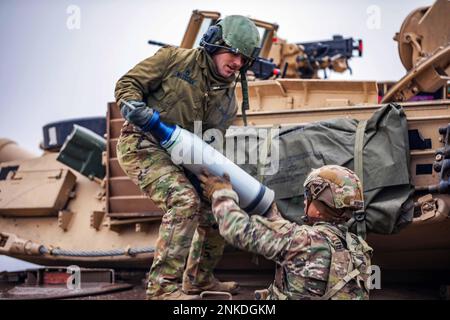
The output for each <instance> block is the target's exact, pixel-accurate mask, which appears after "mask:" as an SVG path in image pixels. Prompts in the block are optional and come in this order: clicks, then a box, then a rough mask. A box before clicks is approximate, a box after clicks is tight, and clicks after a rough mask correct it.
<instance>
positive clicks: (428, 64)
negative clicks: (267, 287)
mask: <svg viewBox="0 0 450 320" xmlns="http://www.w3.org/2000/svg"><path fill="white" fill-rule="evenodd" d="M449 14H450V7H449V2H448V1H445V0H444V1H441V0H439V1H437V2H436V3H435V4H434V5H433V6H431V7H429V8H421V9H420V10H417V11H415V12H414V13H413V14H412V15H410V16H409V17H408V18H407V19H406V21H405V22H404V24H403V26H402V29H401V30H400V33H399V34H398V35H397V37H396V38H397V41H399V47H400V48H401V49H400V55H401V57H402V62H403V63H404V64H405V63H406V66H407V69H408V70H411V71H410V73H411V74H410V75H409V76H408V75H407V76H405V78H404V79H403V80H402V81H403V82H402V85H399V86H397V85H395V84H394V85H393V86H391V87H389V86H390V85H388V84H381V86H380V84H377V82H375V81H330V80H321V79H310V80H305V79H292V78H291V79H288V78H281V77H278V78H276V75H272V76H270V77H268V78H269V79H267V80H262V81H254V82H250V83H249V96H250V108H249V110H247V112H246V113H247V121H248V125H250V126H256V127H258V126H266V127H267V126H270V127H274V126H277V127H285V126H293V125H299V124H304V123H309V122H315V121H323V120H327V119H333V118H354V119H358V120H364V119H368V118H370V117H371V116H372V114H373V113H374V112H375V111H377V110H378V109H379V108H380V107H381V105H379V104H378V102H379V95H380V92H381V93H382V94H383V96H384V98H383V99H384V101H386V102H390V101H401V105H402V107H403V109H404V112H405V113H406V116H407V120H408V131H409V135H410V140H409V141H410V145H409V150H410V158H409V159H406V157H405V162H408V161H409V163H410V165H409V168H410V178H411V182H412V184H413V185H414V186H415V187H416V189H417V192H416V195H415V196H414V205H415V211H414V218H413V219H412V221H411V223H410V224H409V225H407V226H406V227H404V228H403V229H402V230H400V231H399V232H398V233H395V234H387V235H380V234H374V233H370V234H369V235H368V236H369V243H370V244H371V245H372V246H373V247H374V249H375V256H374V263H375V264H377V265H379V266H380V267H381V269H382V270H402V269H404V268H407V269H408V270H450V233H449V232H448V231H449V229H450V220H449V219H448V214H449V206H450V197H449V195H448V194H449V187H448V164H447V162H448V160H447V158H448V156H449V154H450V153H449V151H448V150H447V149H448V148H449V146H448V143H449V134H450V130H449V129H447V128H448V125H449V122H450V121H449V120H450V101H449V100H448V91H447V81H448V75H449V73H450V67H449V65H450V59H449V54H448V52H449V51H448V48H449V30H450V27H449V25H448V23H449V21H448V19H446V17H448V16H449ZM214 17H215V19H217V18H218V16H217V13H214V12H199V11H195V12H194V14H193V18H192V19H191V23H190V24H189V27H188V30H187V33H186V35H185V38H184V39H183V43H182V45H181V46H184V47H192V46H193V45H194V43H198V41H195V39H196V38H198V35H201V34H202V33H203V31H204V28H203V26H208V25H209V24H210V23H211V21H213V20H214V19H213V18H214ZM442 17H443V18H442ZM208 18H209V19H210V20H208ZM441 18H442V20H441ZM255 22H257V25H258V27H260V28H262V29H263V31H264V32H263V34H264V37H262V38H263V40H262V54H261V55H262V57H263V58H266V59H268V58H270V52H271V50H272V49H273V48H274V47H275V48H276V46H274V47H272V46H273V42H272V38H273V37H274V36H275V31H276V28H275V27H274V25H273V24H268V23H264V22H262V21H255ZM193 30H194V31H195V30H196V31H195V32H193ZM435 38H437V39H438V40H439V41H434V40H433V41H431V40H430V39H435ZM188 40H189V41H188ZM293 50H294V51H295V50H296V49H295V48H293ZM299 50H300V49H299ZM436 54H437V55H438V56H437V58H436V56H435V55H436ZM269 61H270V60H269ZM276 61H277V60H276V59H275V58H274V60H273V61H272V63H275V64H276ZM279 61H282V59H279ZM280 63H281V64H283V63H282V62H280ZM284 65H285V64H284ZM284 65H276V66H275V67H278V68H280V69H283V67H284ZM287 68H289V63H288V67H286V70H288V69H287ZM294 73H295V72H294ZM289 74H290V73H289V72H288V71H286V72H285V76H287V75H289ZM297 75H298V73H297ZM295 78H299V77H297V76H295ZM389 90H391V91H389ZM425 91H432V92H434V98H436V95H438V96H439V97H438V99H434V100H428V101H416V102H411V101H410V100H411V97H413V96H417V95H418V94H420V93H421V92H425ZM386 92H387V93H386ZM237 94H238V99H241V96H240V90H237ZM122 121H123V120H122V118H121V116H120V113H119V110H118V108H117V106H116V105H115V103H109V104H108V110H107V118H106V130H105V131H103V130H100V129H96V128H93V127H92V125H91V124H84V126H85V127H88V128H91V129H94V131H97V133H99V134H100V136H98V135H95V134H93V133H92V132H90V131H87V130H85V129H83V128H80V127H78V128H76V130H74V131H73V132H72V134H70V136H69V138H68V140H67V141H66V143H64V144H63V141H61V140H62V137H65V136H66V135H64V134H61V136H60V132H62V131H64V130H62V128H59V127H58V126H59V124H54V125H48V126H47V128H46V131H45V134H46V135H47V137H46V141H45V143H44V146H43V147H44V149H45V151H44V153H43V155H42V156H40V157H31V156H30V155H28V154H27V153H26V152H24V151H22V150H20V148H19V147H17V146H15V145H14V143H13V142H11V141H8V140H1V142H0V170H1V171H0V215H1V217H0V254H5V255H9V256H13V257H17V258H20V259H23V260H27V261H30V262H35V263H39V264H44V265H73V264H76V265H79V266H83V267H113V268H127V269H128V268H142V269H147V268H148V267H149V266H150V263H151V259H152V257H153V247H154V245H155V241H156V238H157V235H158V227H159V222H160V219H161V216H162V212H161V211H160V210H159V209H158V208H157V207H156V206H155V205H154V204H153V203H152V202H151V201H150V200H148V199H147V198H146V197H145V196H143V195H142V194H141V192H140V190H139V189H138V187H137V186H135V185H134V184H133V183H132V182H131V180H129V179H128V178H127V177H126V176H125V174H124V173H123V171H122V170H121V168H120V166H119V164H118V161H117V157H116V153H115V146H116V143H117V138H118V136H119V130H120V127H121V125H122ZM94 122H95V121H94ZM235 124H236V125H238V126H241V125H242V124H243V116H242V114H239V115H238V117H237V119H236V121H235ZM80 125H83V124H80ZM103 134H104V136H102V135H103ZM378 174H380V175H382V174H383V173H382V172H379V173H378ZM250 260H251V257H250V256H249V255H248V254H245V253H241V252H237V251H233V250H230V252H228V253H227V254H225V256H224V259H223V262H222V265H221V266H220V267H221V268H229V269H235V270H236V269H242V268H272V265H271V264H269V263H261V264H260V265H259V266H255V265H253V264H251V263H250Z"/></svg>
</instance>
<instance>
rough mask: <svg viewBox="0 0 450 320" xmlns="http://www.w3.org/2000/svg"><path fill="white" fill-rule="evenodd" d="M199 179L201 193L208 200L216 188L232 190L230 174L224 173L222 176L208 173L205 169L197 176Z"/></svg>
mask: <svg viewBox="0 0 450 320" xmlns="http://www.w3.org/2000/svg"><path fill="white" fill-rule="evenodd" d="M199 179H200V181H201V184H200V185H201V187H202V189H203V195H204V196H205V198H207V199H208V200H209V201H211V198H212V195H213V193H214V192H215V191H217V190H222V189H229V190H233V187H232V186H231V182H230V176H229V175H228V174H226V173H224V175H223V177H219V176H215V175H212V174H210V173H209V172H208V171H207V170H205V169H204V170H203V171H202V173H201V175H200V176H199Z"/></svg>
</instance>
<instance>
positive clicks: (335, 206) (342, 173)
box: [303, 165, 364, 220]
mask: <svg viewBox="0 0 450 320" xmlns="http://www.w3.org/2000/svg"><path fill="white" fill-rule="evenodd" d="M303 187H304V188H305V199H307V200H308V204H309V203H311V201H313V200H318V201H321V202H322V203H323V204H325V205H326V206H327V207H328V208H331V209H332V210H328V212H329V213H331V214H332V215H333V218H336V219H339V220H342V219H343V220H348V219H350V218H351V217H352V216H353V213H354V212H355V211H359V210H363V209H364V200H363V190H362V186H361V182H360V180H359V178H358V176H357V175H356V174H355V173H354V172H353V171H352V170H350V169H347V168H344V167H341V166H337V165H326V166H323V167H321V168H319V169H313V170H312V171H311V173H310V174H309V175H308V177H307V178H306V180H305V183H304V184H303ZM307 209H308V208H305V212H307Z"/></svg>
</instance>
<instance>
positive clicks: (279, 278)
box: [212, 190, 372, 299]
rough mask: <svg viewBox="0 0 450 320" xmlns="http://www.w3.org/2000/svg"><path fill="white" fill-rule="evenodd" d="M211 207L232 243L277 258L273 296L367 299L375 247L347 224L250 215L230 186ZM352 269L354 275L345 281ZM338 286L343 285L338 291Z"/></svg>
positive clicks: (271, 291)
mask: <svg viewBox="0 0 450 320" xmlns="http://www.w3.org/2000/svg"><path fill="white" fill-rule="evenodd" d="M212 209H213V213H214V216H215V218H216V220H217V222H218V224H219V229H220V234H221V235H222V237H224V238H225V240H227V242H229V243H231V244H232V245H234V246H236V247H238V248H240V249H243V250H246V251H250V252H253V253H257V254H261V255H263V256H264V257H266V258H267V259H270V260H273V261H275V262H276V264H277V269H276V274H275V281H274V283H273V284H272V285H271V286H270V287H269V297H268V298H269V299H320V298H331V299H368V297H369V290H368V289H369V288H368V287H369V283H368V278H369V276H370V269H369V267H370V255H371V250H372V249H371V248H370V247H369V246H368V245H367V243H366V242H365V241H364V240H363V239H362V238H360V237H357V236H356V235H354V234H351V233H348V232H346V230H342V229H343V227H342V226H339V227H338V226H334V225H332V224H330V223H317V224H315V225H314V226H306V225H303V226H300V225H298V224H295V223H291V222H289V221H287V220H285V219H283V218H281V217H280V216H278V217H277V216H275V217H273V218H264V217H261V216H256V215H254V216H248V215H247V214H246V213H245V212H244V211H242V210H241V209H240V208H239V206H238V196H237V194H236V193H235V192H234V191H231V190H218V191H216V192H215V193H214V194H213V199H212ZM272 210H277V209H276V206H275V205H273V207H272ZM353 270H355V271H353ZM352 271H353V272H352ZM350 272H352V276H353V278H351V280H350V281H349V282H348V283H343V282H341V280H342V279H343V278H344V277H345V276H347V275H348V274H349V273H350ZM336 285H339V286H341V287H342V288H339V289H338V290H334V291H335V292H333V290H331V289H332V288H334V289H336V287H335V286H336ZM326 293H327V296H324V295H325V294H326ZM331 293H332V294H331ZM330 294H331V296H328V295H330Z"/></svg>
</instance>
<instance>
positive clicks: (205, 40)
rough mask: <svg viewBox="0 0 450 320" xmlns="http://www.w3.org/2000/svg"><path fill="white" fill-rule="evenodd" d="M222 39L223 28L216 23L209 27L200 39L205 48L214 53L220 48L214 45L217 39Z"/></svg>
mask: <svg viewBox="0 0 450 320" xmlns="http://www.w3.org/2000/svg"><path fill="white" fill-rule="evenodd" d="M221 39H222V29H221V27H220V26H218V25H214V26H211V27H209V28H208V30H207V31H206V33H205V34H204V35H203V37H202V39H201V40H200V45H201V46H202V47H204V48H205V50H206V52H208V53H209V54H213V53H214V52H216V51H217V50H218V49H219V48H218V47H216V46H214V45H215V44H216V42H217V41H219V40H221Z"/></svg>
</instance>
